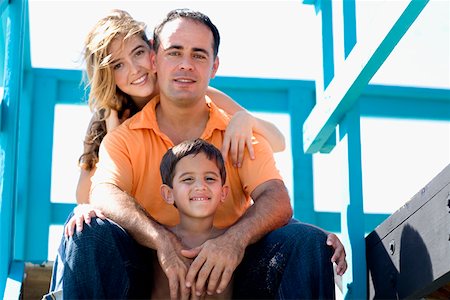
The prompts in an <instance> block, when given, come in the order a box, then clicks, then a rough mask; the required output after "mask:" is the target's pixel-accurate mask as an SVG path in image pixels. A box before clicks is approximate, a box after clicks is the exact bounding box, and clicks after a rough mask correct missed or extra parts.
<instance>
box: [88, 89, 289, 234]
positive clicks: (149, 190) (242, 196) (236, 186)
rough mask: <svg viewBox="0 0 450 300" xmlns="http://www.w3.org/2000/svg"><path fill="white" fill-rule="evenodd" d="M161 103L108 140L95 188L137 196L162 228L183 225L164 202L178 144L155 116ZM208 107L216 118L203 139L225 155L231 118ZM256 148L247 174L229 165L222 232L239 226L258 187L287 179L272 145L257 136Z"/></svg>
mask: <svg viewBox="0 0 450 300" xmlns="http://www.w3.org/2000/svg"><path fill="white" fill-rule="evenodd" d="M158 103H159V97H155V98H154V99H152V100H151V101H150V102H149V103H148V104H147V105H146V106H145V107H144V108H143V109H142V111H141V112H139V113H138V114H136V115H135V116H133V117H132V118H130V119H128V120H127V121H125V122H124V123H123V124H122V125H121V126H119V127H118V128H116V129H115V130H113V131H112V132H110V133H108V134H107V135H106V136H105V138H104V140H103V142H102V145H101V147H100V153H99V157H100V161H99V163H98V164H97V170H96V172H95V175H94V176H93V178H92V188H94V187H95V185H97V184H100V183H111V184H114V185H116V186H118V187H119V188H120V189H121V190H123V191H125V192H127V193H128V194H130V195H131V196H133V197H134V198H135V199H136V200H137V201H138V203H139V204H140V205H141V206H142V207H143V208H145V209H146V211H147V212H148V213H149V214H150V215H151V216H152V217H153V218H154V219H155V220H157V221H158V222H159V223H161V224H164V225H167V226H174V225H176V224H178V222H179V216H178V211H177V210H176V209H175V208H174V207H173V206H172V205H169V204H167V203H166V202H165V201H164V200H163V198H162V197H161V194H160V186H161V184H162V180H161V176H160V173H159V164H160V162H161V159H162V157H163V155H164V153H166V151H167V150H168V149H169V148H171V147H173V146H174V144H173V143H172V141H171V140H170V139H169V138H168V137H167V136H166V135H165V134H164V133H162V132H161V131H160V130H159V126H158V124H157V122H156V110H155V109H156V106H157V105H158ZM205 105H208V107H209V111H210V118H209V120H208V123H207V125H206V128H205V130H204V132H203V134H202V136H201V138H202V139H204V140H206V141H208V142H210V143H212V144H213V145H215V146H216V147H217V148H219V149H221V147H222V141H223V137H224V133H225V129H226V127H227V125H228V123H229V120H230V117H229V116H228V115H227V114H226V113H225V112H224V111H222V110H221V109H219V108H218V107H217V106H216V105H215V104H214V103H213V102H211V101H210V100H209V99H208V98H207V99H206V102H205ZM253 147H254V149H255V156H256V159H254V160H251V159H250V157H249V156H248V153H247V152H246V153H245V156H244V161H243V164H242V167H241V168H235V167H233V166H232V164H231V159H227V160H226V170H227V180H226V185H228V186H229V187H230V192H229V194H228V197H227V198H226V199H225V202H224V203H223V204H222V205H220V206H219V208H218V210H217V212H216V217H215V219H214V226H216V227H219V228H223V227H228V226H230V225H232V224H233V223H235V222H236V221H237V220H238V219H239V218H240V217H241V216H242V214H243V213H244V212H245V211H246V210H247V208H248V207H249V206H250V205H251V203H252V200H251V198H250V194H251V192H252V191H253V190H254V189H255V188H256V187H257V186H258V185H260V184H262V183H264V182H266V181H268V180H271V179H280V180H281V179H282V178H281V175H280V173H279V171H278V169H277V168H276V166H275V160H274V158H273V153H272V149H271V148H270V145H269V144H268V142H267V141H266V140H265V139H264V138H263V137H262V136H258V135H255V139H254V143H253Z"/></svg>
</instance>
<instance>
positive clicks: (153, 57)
mask: <svg viewBox="0 0 450 300" xmlns="http://www.w3.org/2000/svg"><path fill="white" fill-rule="evenodd" d="M150 62H151V64H152V69H153V73H155V74H156V51H155V50H152V51H150Z"/></svg>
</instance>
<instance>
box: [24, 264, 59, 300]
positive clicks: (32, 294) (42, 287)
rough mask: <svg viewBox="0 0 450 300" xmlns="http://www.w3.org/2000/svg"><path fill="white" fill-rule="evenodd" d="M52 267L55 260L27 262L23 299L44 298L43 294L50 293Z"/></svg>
mask: <svg viewBox="0 0 450 300" xmlns="http://www.w3.org/2000/svg"><path fill="white" fill-rule="evenodd" d="M52 269H53V262H44V263H42V264H32V263H26V264H25V274H24V281H23V285H22V294H21V299H24V300H34V299H39V300H40V299H42V296H43V295H45V294H47V293H48V290H49V287H50V280H51V277H52Z"/></svg>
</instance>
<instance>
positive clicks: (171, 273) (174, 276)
mask: <svg viewBox="0 0 450 300" xmlns="http://www.w3.org/2000/svg"><path fill="white" fill-rule="evenodd" d="M181 249H182V246H181V243H180V242H179V240H178V239H176V238H175V237H168V238H167V239H164V242H163V243H162V246H161V247H160V249H158V250H157V255H158V261H159V265H160V266H161V268H162V270H163V272H164V273H165V274H166V276H167V279H168V281H169V289H170V299H173V300H175V299H189V295H190V288H188V287H186V282H185V278H186V274H187V271H188V268H189V265H190V263H191V262H192V260H191V259H188V258H186V257H184V256H181V255H179V253H180V251H181Z"/></svg>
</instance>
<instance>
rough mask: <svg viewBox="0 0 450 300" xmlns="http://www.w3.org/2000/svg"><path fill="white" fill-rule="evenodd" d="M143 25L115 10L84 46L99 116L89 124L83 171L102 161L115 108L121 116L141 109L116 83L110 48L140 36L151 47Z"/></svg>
mask: <svg viewBox="0 0 450 300" xmlns="http://www.w3.org/2000/svg"><path fill="white" fill-rule="evenodd" d="M145 29H146V26H145V24H144V23H143V22H139V21H136V20H135V19H133V17H131V15H130V14H129V13H128V12H126V11H123V10H119V9H115V10H112V11H111V12H110V13H109V14H108V15H106V16H105V17H104V18H102V19H100V20H99V21H98V22H97V24H96V25H95V26H94V28H92V30H91V31H90V32H89V33H88V35H87V37H86V39H85V43H84V62H85V64H86V69H85V72H84V74H83V75H84V76H83V79H84V82H85V88H86V90H88V89H89V97H88V104H89V107H90V109H91V111H93V112H94V114H95V116H94V118H93V120H92V121H91V123H90V124H89V127H88V130H87V133H86V137H85V141H84V153H83V154H82V155H81V157H80V158H79V160H78V162H79V165H80V167H81V168H83V169H85V170H91V169H93V168H94V167H95V164H96V163H97V161H98V150H99V147H100V143H101V141H102V140H103V138H104V136H105V135H106V123H105V119H106V118H107V117H108V116H109V114H110V113H111V109H114V110H117V111H118V112H119V117H120V116H121V114H122V113H123V112H124V111H125V110H126V109H130V112H131V114H134V113H136V112H137V107H136V105H135V103H134V102H133V100H132V99H131V97H130V96H129V95H127V94H125V93H124V92H122V91H121V90H120V89H119V88H118V87H117V86H116V82H115V80H114V75H113V70H112V68H111V66H110V63H111V54H110V53H109V51H110V49H109V47H110V45H111V43H112V42H113V41H114V40H117V39H122V40H126V39H128V38H131V37H133V36H136V35H138V36H140V37H141V38H142V39H143V40H144V41H145V42H147V44H148V45H149V47H150V44H149V42H148V38H147V36H146V33H145Z"/></svg>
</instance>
